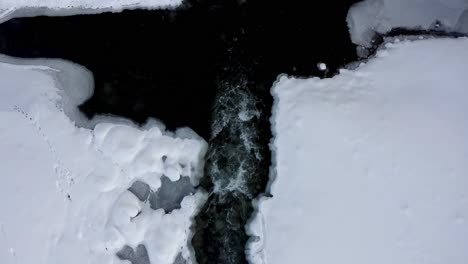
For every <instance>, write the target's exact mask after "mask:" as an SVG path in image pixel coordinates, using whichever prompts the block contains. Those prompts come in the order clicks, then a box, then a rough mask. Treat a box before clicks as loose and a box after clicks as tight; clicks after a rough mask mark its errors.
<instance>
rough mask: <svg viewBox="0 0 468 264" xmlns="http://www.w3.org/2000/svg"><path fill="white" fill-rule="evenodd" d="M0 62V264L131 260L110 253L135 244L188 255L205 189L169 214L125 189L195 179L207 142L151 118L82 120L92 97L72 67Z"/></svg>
mask: <svg viewBox="0 0 468 264" xmlns="http://www.w3.org/2000/svg"><path fill="white" fill-rule="evenodd" d="M0 61H1V62H0V160H1V163H0V168H1V172H2V173H1V177H2V184H1V185H0V212H1V213H0V259H1V260H2V261H1V263H4V264H17V263H38V264H41V263H43V264H54V263H60V264H62V263H70V264H73V263H77V264H78V263H79V264H82V263H99V264H102V263H128V262H126V261H122V260H119V259H118V258H117V257H116V253H117V252H118V251H119V250H121V249H122V248H124V246H129V247H131V248H132V249H135V250H137V253H138V252H140V251H141V250H140V251H139V249H141V246H140V247H138V246H139V245H144V246H145V247H146V249H147V251H148V254H149V259H150V260H151V263H168V264H172V263H173V262H174V260H175V259H176V257H178V255H179V254H182V256H183V257H184V258H185V259H190V258H191V254H192V253H191V252H190V248H189V246H188V241H189V240H190V239H191V232H190V225H191V220H192V217H193V216H194V214H195V213H196V212H197V210H198V208H199V207H200V206H201V204H202V203H203V202H204V200H205V199H206V197H205V194H204V193H202V192H201V191H196V192H195V193H194V194H193V195H187V196H185V197H184V198H183V200H182V202H181V204H180V209H174V210H172V211H171V212H170V213H166V212H165V210H164V209H158V210H153V209H151V208H150V204H149V202H145V201H140V199H138V197H137V196H135V195H134V194H133V193H132V192H130V191H128V189H129V188H130V187H131V186H132V185H133V183H134V182H137V181H139V182H143V183H145V184H147V185H148V186H149V187H150V188H151V191H152V192H157V191H158V190H160V186H161V179H162V177H163V175H165V176H167V178H168V179H170V180H172V181H175V180H179V179H181V176H186V177H189V178H190V181H191V182H192V184H194V185H195V184H197V183H198V181H199V178H200V177H201V175H202V170H203V156H204V154H205V152H206V148H207V144H206V142H204V141H203V140H201V139H200V138H199V137H196V136H195V133H194V132H193V131H190V129H188V128H186V129H181V130H180V131H176V132H175V133H170V132H167V131H165V130H164V128H163V126H162V125H161V123H160V122H157V121H154V120H153V121H149V122H148V124H147V125H145V126H143V127H138V126H136V125H134V124H132V123H131V122H130V121H126V120H123V119H118V118H112V117H102V116H101V117H99V118H97V119H95V120H91V121H89V120H86V119H85V118H84V117H83V116H82V115H80V114H79V112H78V110H77V109H76V105H78V104H79V103H81V102H83V101H84V100H85V99H86V98H87V97H89V96H90V95H91V94H92V89H91V88H92V87H89V83H90V78H91V77H90V75H89V72H88V71H86V70H85V69H83V68H81V67H80V66H78V65H74V64H71V63H69V62H65V61H60V60H19V59H13V58H9V57H6V56H1V57H0ZM41 65H46V66H41ZM91 80H92V79H91ZM75 122H76V123H75ZM79 123H81V124H83V126H80V127H78V126H77V125H76V124H79ZM179 135H181V136H180V137H179ZM174 195H175V196H177V195H178V194H177V193H175V194H174ZM137 247H138V249H137ZM179 258H180V257H179ZM189 263H191V262H189ZM134 264H137V263H134Z"/></svg>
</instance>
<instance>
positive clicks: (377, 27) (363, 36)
mask: <svg viewBox="0 0 468 264" xmlns="http://www.w3.org/2000/svg"><path fill="white" fill-rule="evenodd" d="M347 21H348V26H349V28H350V33H351V39H352V41H353V42H354V43H355V44H358V45H361V46H366V47H369V46H370V45H371V40H372V37H373V36H374V32H378V33H386V32H389V31H390V30H392V29H393V28H398V27H406V28H420V29H437V28H438V27H441V26H442V27H444V28H445V29H446V30H448V31H456V32H460V33H468V1H466V0H365V1H363V2H359V3H357V4H355V5H353V6H352V7H351V8H350V10H349V13H348V18H347ZM437 21H438V22H440V25H438V24H437Z"/></svg>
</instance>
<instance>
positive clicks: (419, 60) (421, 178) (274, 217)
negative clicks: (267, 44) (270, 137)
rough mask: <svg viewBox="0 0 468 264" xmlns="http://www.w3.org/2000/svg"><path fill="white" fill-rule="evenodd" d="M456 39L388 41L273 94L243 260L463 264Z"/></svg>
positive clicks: (467, 102)
mask: <svg viewBox="0 0 468 264" xmlns="http://www.w3.org/2000/svg"><path fill="white" fill-rule="evenodd" d="M467 67H468V38H459V39H430V40H415V41H399V42H395V43H392V44H390V45H386V48H385V50H382V51H381V52H379V53H378V54H377V55H376V57H375V58H374V59H371V60H369V61H368V62H366V63H362V64H361V65H360V66H359V67H358V68H357V69H356V70H353V71H350V70H342V71H341V72H340V74H339V75H337V76H335V77H333V78H331V79H322V80H321V79H318V78H310V79H294V78H288V77H287V76H282V77H280V78H279V79H278V81H277V83H276V84H275V86H274V88H273V91H272V93H273V95H274V98H275V104H274V108H273V114H274V115H273V117H272V128H273V134H274V136H275V138H274V142H273V144H272V151H273V157H274V160H273V166H274V167H273V170H272V172H271V176H270V185H269V190H268V191H269V193H271V195H272V197H271V198H269V197H262V198H260V199H259V200H258V201H257V202H256V204H255V207H256V209H257V214H256V217H255V218H253V219H252V221H251V223H250V224H249V226H248V228H247V231H248V233H249V234H251V235H254V237H253V238H252V239H251V240H250V243H249V245H248V250H247V253H248V255H249V256H250V262H251V263H269V264H276V263H280V264H283V263H321V264H338V263H361V264H374V263H379V264H394V263H399V264H429V263H451V264H464V263H466V261H467V259H468V250H467V247H466V245H467V244H468V221H467V220H466V219H467V217H468V202H467V197H468V188H467V186H468V140H467V137H466V135H467V134H468V118H467V115H466V113H467V112H468V86H467V83H468V75H467V74H466V68H467Z"/></svg>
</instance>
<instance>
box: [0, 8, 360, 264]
mask: <svg viewBox="0 0 468 264" xmlns="http://www.w3.org/2000/svg"><path fill="white" fill-rule="evenodd" d="M353 2H357V1H354V0H328V1H305V0H304V1H298V0H289V1H279V0H245V1H240V0H239V1H238V0H205V1H194V0H192V1H186V2H184V4H183V5H182V6H181V7H179V8H176V9H174V10H153V11H148V10H134V11H124V12H121V13H104V14H99V15H77V16H67V17H32V18H15V19H12V20H9V21H7V22H4V23H3V24H0V53H4V54H7V55H11V56H16V57H24V58H38V57H45V58H62V59H66V60H70V61H73V62H75V63H78V64H81V65H83V66H85V67H87V68H88V69H89V70H91V71H92V73H93V75H94V79H95V92H94V95H93V96H92V97H91V98H90V99H89V100H88V101H87V102H85V103H84V104H83V105H81V106H80V110H81V111H82V112H84V113H85V114H86V115H87V116H88V117H92V116H93V115H95V114H101V113H106V114H113V115H118V116H123V117H127V118H130V119H132V120H134V121H136V122H139V123H143V122H145V121H146V119H147V118H148V117H154V118H157V119H160V120H161V121H162V122H164V124H166V126H167V127H168V129H171V130H172V129H175V128H177V127H181V126H188V127H190V128H192V129H193V130H195V131H196V132H197V133H198V134H199V135H200V136H202V137H203V138H205V139H206V140H207V141H208V142H209V150H208V154H207V157H206V161H207V162H206V168H205V176H204V179H203V180H202V182H201V186H199V188H204V189H205V190H206V191H208V192H209V194H210V195H209V199H208V201H207V203H206V204H205V206H204V207H203V208H202V210H201V211H200V213H199V215H198V216H197V217H196V219H195V223H194V226H193V231H194V237H193V240H192V245H193V248H194V251H195V255H196V258H197V261H198V263H200V264H205V263H216V264H223V263H226V264H228V263H236V264H237V263H246V262H247V261H246V258H245V253H244V250H245V244H246V242H247V240H248V236H247V235H246V234H245V230H244V226H245V224H246V222H247V221H248V219H249V218H250V216H251V214H252V212H253V207H252V204H251V202H252V199H254V198H255V197H257V196H258V195H259V194H262V193H263V192H264V190H265V186H266V183H267V181H268V172H269V166H270V164H271V162H270V160H271V152H270V149H269V142H270V141H271V137H272V135H271V129H270V121H269V118H270V113H271V107H272V97H271V94H270V89H271V87H272V85H273V83H274V81H275V80H276V78H277V77H278V75H280V74H289V75H293V76H319V77H325V76H331V75H333V74H334V73H335V72H336V70H337V69H338V68H340V67H342V66H344V65H345V64H347V63H349V62H352V61H354V60H356V59H357V58H356V47H355V46H354V45H353V44H352V43H351V41H350V37H349V32H348V28H347V25H346V21H345V19H346V14H347V11H348V9H349V7H350V5H351V4H352V3H353ZM319 62H325V63H326V64H327V66H328V70H327V71H320V70H319V69H318V68H317V63H319ZM122 252H124V253H125V254H126V255H125V254H124V253H122V254H123V255H122V258H125V259H129V260H132V261H133V260H134V262H137V261H136V260H135V259H144V263H147V262H148V259H147V257H145V254H146V253H145V252H146V249H145V248H138V249H135V250H134V249H131V248H124V249H123V251H122ZM142 263H143V262H142ZM177 263H183V259H180V258H179V257H178V260H177ZM134 264H137V263H134Z"/></svg>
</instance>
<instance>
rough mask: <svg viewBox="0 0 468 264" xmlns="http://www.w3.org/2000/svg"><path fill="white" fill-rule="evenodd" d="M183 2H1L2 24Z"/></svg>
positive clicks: (174, 5) (11, 0) (159, 0)
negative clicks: (17, 19)
mask: <svg viewBox="0 0 468 264" xmlns="http://www.w3.org/2000/svg"><path fill="white" fill-rule="evenodd" d="M181 3H182V0H1V1H0V23H1V22H3V21H5V20H8V19H11V18H13V17H28V16H39V15H48V16H64V15H77V14H96V13H103V12H121V11H122V10H124V9H161V8H174V7H177V6H179V5H180V4H181Z"/></svg>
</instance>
